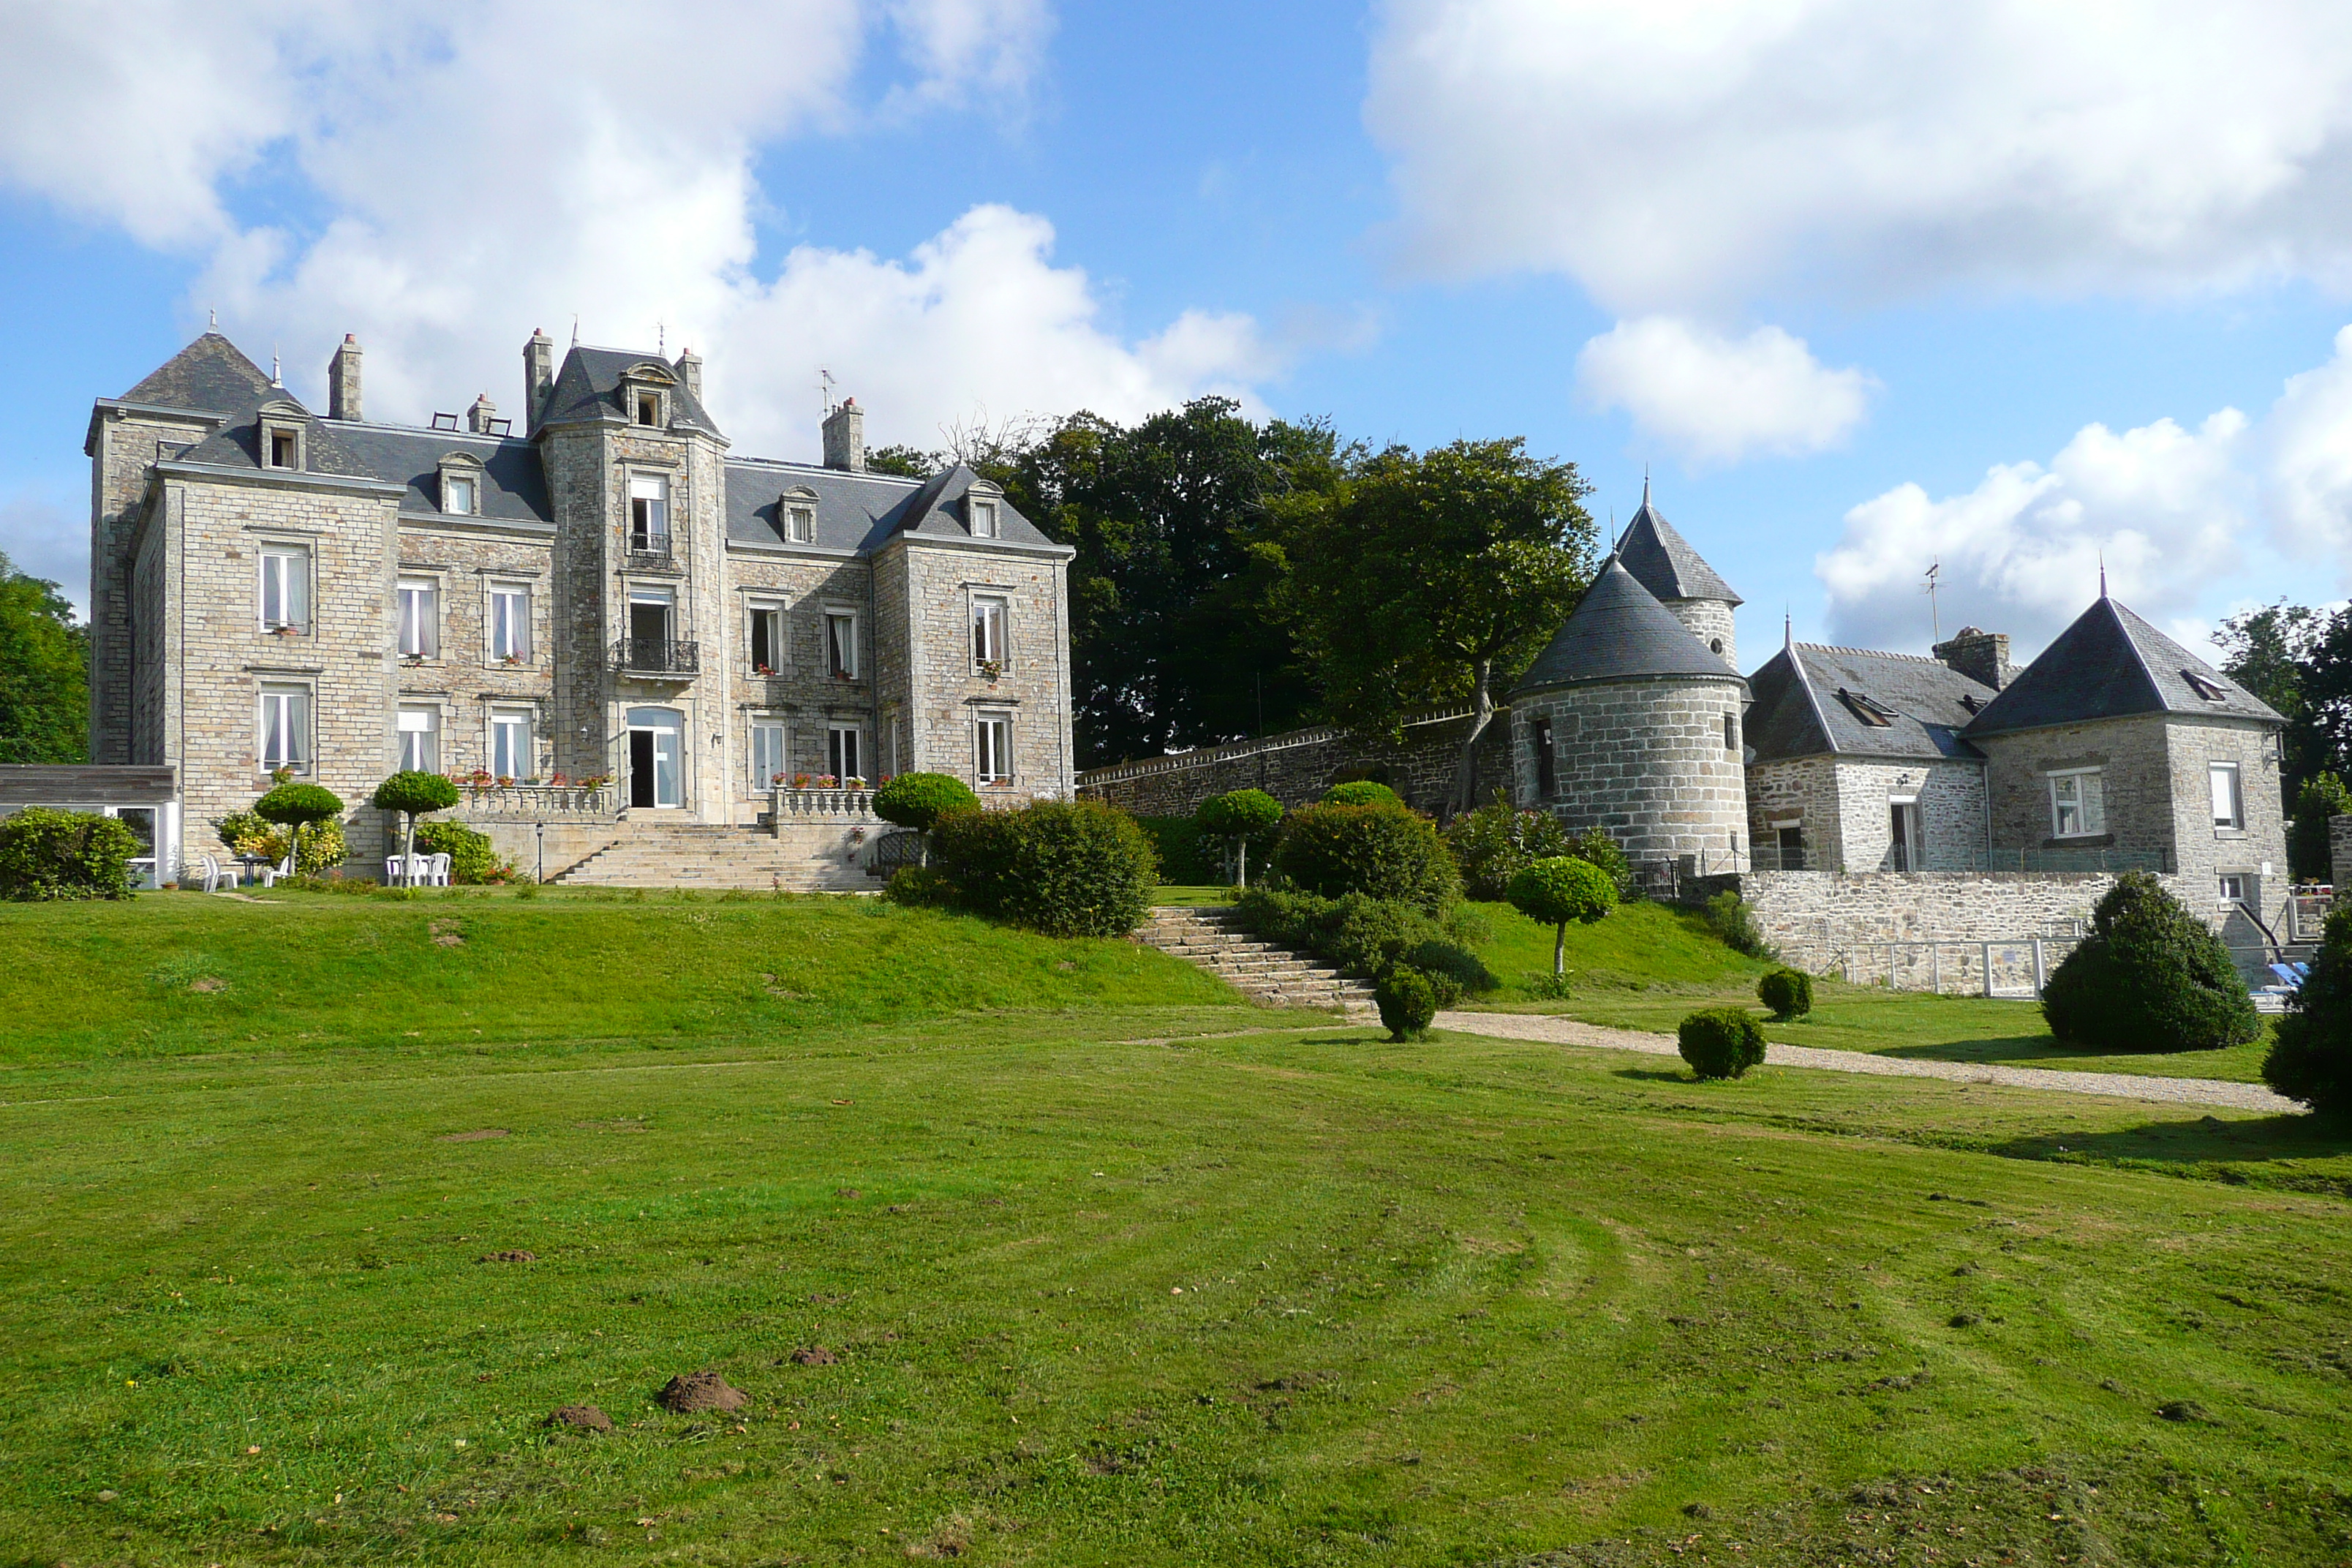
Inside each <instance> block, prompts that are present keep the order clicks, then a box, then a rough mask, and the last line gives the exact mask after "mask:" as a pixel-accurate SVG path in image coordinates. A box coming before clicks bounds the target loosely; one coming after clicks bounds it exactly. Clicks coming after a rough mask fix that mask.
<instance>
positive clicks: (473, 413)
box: [466, 392, 499, 436]
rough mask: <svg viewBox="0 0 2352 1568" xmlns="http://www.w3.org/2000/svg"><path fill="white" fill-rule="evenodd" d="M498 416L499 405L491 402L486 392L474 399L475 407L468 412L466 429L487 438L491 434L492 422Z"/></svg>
mask: <svg viewBox="0 0 2352 1568" xmlns="http://www.w3.org/2000/svg"><path fill="white" fill-rule="evenodd" d="M498 416H499V405H497V404H495V403H492V402H491V401H490V395H489V394H488V393H487V392H486V393H484V394H482V395H481V396H479V397H477V398H476V399H474V405H473V406H472V407H471V408H468V409H467V410H466V428H467V429H468V430H471V431H472V432H473V433H474V434H475V435H477V436H487V435H488V434H489V433H490V421H491V420H493V419H496V418H497V417H498Z"/></svg>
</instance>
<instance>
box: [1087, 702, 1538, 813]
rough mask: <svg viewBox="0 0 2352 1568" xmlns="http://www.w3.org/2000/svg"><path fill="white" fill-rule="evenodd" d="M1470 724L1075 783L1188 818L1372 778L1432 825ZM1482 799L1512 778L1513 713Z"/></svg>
mask: <svg viewBox="0 0 2352 1568" xmlns="http://www.w3.org/2000/svg"><path fill="white" fill-rule="evenodd" d="M1469 725H1470V716H1469V714H1468V713H1467V712H1465V711H1464V710H1459V709H1449V710H1441V711H1438V712H1435V713H1430V714H1424V715H1423V716H1422V717H1420V718H1417V719H1413V720H1410V721H1407V722H1406V724H1405V727H1404V740H1403V742H1402V743H1398V744H1390V743H1388V742H1382V741H1379V740H1366V739H1363V738H1362V737H1360V736H1353V735H1349V733H1348V732H1347V731H1344V730H1339V729H1333V728H1328V727H1326V728H1318V729H1312V730H1293V731H1287V732H1286V733H1284V734H1279V735H1268V736H1266V737H1265V739H1264V740H1260V741H1241V742H1234V744H1232V745H1229V746H1209V747H1203V748H1202V750H1200V751H1197V752H1183V753H1181V754H1179V755H1176V756H1171V757H1150V758H1146V759H1143V760H1142V761H1139V762H1132V763H1117V764H1115V765H1113V766H1110V767H1107V768H1093V769H1090V770H1088V771H1087V772H1086V773H1081V774H1079V775H1078V790H1079V793H1080V794H1082V795H1087V796H1089V797H1091V798H1093V799H1096V800H1100V801H1103V802H1105V803H1107V804H1108V805H1115V806H1118V808H1119V809H1120V810H1122V811H1129V812H1133V813H1134V814H1136V815H1137V816H1191V815H1192V812H1194V811H1195V810H1197V809H1199V807H1200V805H1201V803H1202V801H1204V800H1206V799H1208V798H1209V797H1210V796H1211V795H1223V794H1224V793H1225V792H1226V791H1228V790H1236V789H1262V790H1264V791H1265V792H1266V793H1267V794H1268V795H1272V796H1274V797H1275V799H1276V800H1278V801H1280V802H1282V804H1283V805H1286V806H1297V805H1307V803H1309V802H1311V801H1314V800H1317V799H1319V798H1320V797H1321V796H1322V794H1323V792H1324V791H1325V790H1327V789H1328V788H1330V787H1331V786H1332V785H1333V784H1337V783H1339V781H1340V780H1342V779H1353V778H1376V779H1378V780H1380V781H1381V783H1383V784H1387V785H1388V786H1389V787H1390V788H1391V789H1393V790H1395V791H1396V792H1397V794H1399V795H1402V796H1403V797H1404V799H1405V802H1406V804H1407V805H1412V806H1413V807H1415V808H1416V809H1418V810H1421V811H1424V812H1428V813H1430V814H1431V815H1436V814H1438V813H1440V812H1442V811H1443V810H1444V805H1445V802H1446V801H1447V800H1448V799H1449V798H1450V797H1451V796H1452V794H1453V790H1454V768H1455V765H1456V763H1458V762H1459V761H1460V758H1461V754H1462V739H1463V737H1464V736H1465V734H1467V733H1468V731H1469ZM1477 770H1478V781H1479V791H1480V793H1481V794H1482V795H1484V794H1486V792H1488V791H1490V790H1494V789H1502V788H1506V787H1508V784H1509V781H1510V779H1511V776H1512V764H1511V753H1510V711H1509V710H1507V709H1497V710H1496V712H1495V716H1494V718H1493V720H1492V721H1490V722H1489V723H1488V725H1487V727H1486V734H1485V735H1483V736H1481V737H1480V738H1479V742H1478V752H1477Z"/></svg>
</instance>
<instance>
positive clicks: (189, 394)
mask: <svg viewBox="0 0 2352 1568" xmlns="http://www.w3.org/2000/svg"><path fill="white" fill-rule="evenodd" d="M270 395H271V388H270V384H269V378H268V376H267V375H264V374H262V373H261V367H260V366H259V365H257V364H255V363H253V362H252V361H251V360H249V359H247V358H246V357H245V355H244V354H242V353H238V352H237V347H236V344H235V343H233V342H229V341H228V340H227V339H226V338H225V337H223V336H221V335H220V333H218V332H206V333H205V335H204V336H202V337H200V338H198V339H197V340H196V341H195V342H192V343H190V344H189V345H188V346H187V347H186V348H184V349H182V350H181V351H180V352H179V353H175V354H173V356H172V357H171V358H170V359H167V360H165V361H164V362H163V363H162V364H160V365H158V366H156V367H155V369H154V370H153V371H152V372H150V373H149V374H148V376H147V378H146V379H145V380H144V381H142V382H141V383H140V384H138V385H136V386H134V387H132V388H131V390H130V391H128V392H126V393H124V394H123V395H122V401H123V402H125V403H146V404H152V405H160V406H163V407H166V408H192V409H196V410H200V411H201V412H204V413H206V414H242V413H245V412H246V411H247V410H248V409H254V408H258V407H260V406H261V405H262V404H263V403H264V402H265V401H266V400H268V397H269V396H270Z"/></svg>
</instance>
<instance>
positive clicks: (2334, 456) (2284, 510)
mask: <svg viewBox="0 0 2352 1568" xmlns="http://www.w3.org/2000/svg"><path fill="white" fill-rule="evenodd" d="M2263 424H2264V430H2263V435H2264V437H2265V440H2266V441H2267V443H2268V447H2269V450H2268V453H2267V458H2268V461H2267V463H2266V465H2265V466H2266V470H2267V471H2266V473H2265V475H2264V478H2265V480H2266V483H2265V485H2264V487H2263V488H2264V499H2265V500H2266V501H2267V503H2268V508H2267V510H2269V512H2270V515H2271V518H2272V520H2273V533H2274V537H2275V539H2276V542H2277V543H2278V545H2279V548H2280V549H2281V550H2282V551H2283V552H2286V553H2288V554H2289V555H2290V556H2293V557H2296V558H2300V559H2305V560H2309V559H2311V558H2312V557H2313V556H2315V555H2319V554H2323V553H2325V554H2328V555H2332V556H2333V557H2334V558H2335V560H2336V562H2337V563H2338V570H2339V572H2341V571H2342V563H2343V562H2344V561H2345V560H2346V558H2347V555H2352V327H2347V328H2345V329H2344V330H2343V331H2340V332H2338V333H2336V357H2335V358H2334V359H2332V360H2330V361H2329V362H2328V363H2326V364H2324V365H2321V366H2320V367H2319V368H2318V369H2316V370H2308V371H2305V372H2304V373H2303V374H2301V375H2295V376H2290V377H2288V378H2287V384H2286V390H2285V391H2284V393H2282V394H2281V395H2280V396H2279V400H2278V402H2277V404H2276V405H2274V406H2273V408H2272V409H2271V413H2270V417H2269V418H2268V419H2266V420H2265V421H2264V422H2263ZM2338 581H2339V583H2344V582H2345V579H2344V578H2342V577H2339V579H2338ZM2347 585H2352V584H2347Z"/></svg>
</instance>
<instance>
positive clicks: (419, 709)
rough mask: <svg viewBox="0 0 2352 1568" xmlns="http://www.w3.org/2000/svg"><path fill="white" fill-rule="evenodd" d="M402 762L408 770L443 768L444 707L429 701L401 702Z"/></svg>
mask: <svg viewBox="0 0 2352 1568" xmlns="http://www.w3.org/2000/svg"><path fill="white" fill-rule="evenodd" d="M400 766H401V769H402V771H404V772H406V773H439V772H440V771H441V710H440V708H439V707H438V706H436V705H435V704H433V703H430V702H404V703H402V704H401V705H400Z"/></svg>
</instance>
